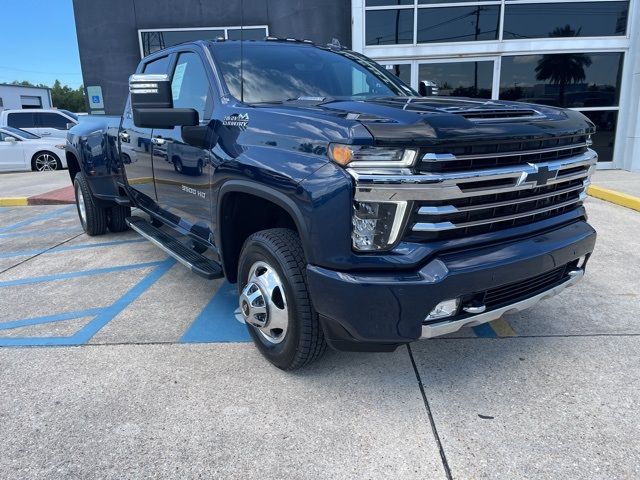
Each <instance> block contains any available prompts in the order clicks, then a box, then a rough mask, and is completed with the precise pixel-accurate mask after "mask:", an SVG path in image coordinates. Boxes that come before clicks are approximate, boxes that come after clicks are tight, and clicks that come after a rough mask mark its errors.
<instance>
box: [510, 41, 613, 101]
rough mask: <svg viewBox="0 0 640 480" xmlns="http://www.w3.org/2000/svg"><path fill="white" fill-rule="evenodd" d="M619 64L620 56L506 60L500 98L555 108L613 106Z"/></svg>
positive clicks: (569, 55) (560, 55)
mask: <svg viewBox="0 0 640 480" xmlns="http://www.w3.org/2000/svg"><path fill="white" fill-rule="evenodd" d="M622 61H623V54H622V53H619V52H612V53H608V52H607V53H553V54H547V55H521V56H505V57H502V70H501V73H500V98H501V99H504V100H516V101H523V102H532V103H541V104H544V105H554V106H558V107H573V108H580V107H606V106H616V105H618V96H619V93H620V77H621V75H622Z"/></svg>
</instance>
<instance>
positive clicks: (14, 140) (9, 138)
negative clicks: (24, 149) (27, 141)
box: [4, 136, 17, 143]
mask: <svg viewBox="0 0 640 480" xmlns="http://www.w3.org/2000/svg"><path fill="white" fill-rule="evenodd" d="M4 141H5V142H9V143H16V142H17V140H16V137H9V136H6V137H4Z"/></svg>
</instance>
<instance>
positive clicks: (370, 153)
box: [329, 143, 418, 168]
mask: <svg viewBox="0 0 640 480" xmlns="http://www.w3.org/2000/svg"><path fill="white" fill-rule="evenodd" d="M417 153H418V152H417V151H416V150H412V149H404V148H386V147H371V146H368V145H344V144H341V143H332V144H330V145H329V158H331V160H333V161H334V162H336V163H337V164H339V165H342V166H343V167H346V166H347V165H349V166H350V167H353V168H358V167H410V166H412V165H413V163H414V162H415V160H416V156H417Z"/></svg>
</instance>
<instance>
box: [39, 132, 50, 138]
mask: <svg viewBox="0 0 640 480" xmlns="http://www.w3.org/2000/svg"><path fill="white" fill-rule="evenodd" d="M39 135H40V136H41V137H42V136H45V135H51V132H42V133H40V134H39Z"/></svg>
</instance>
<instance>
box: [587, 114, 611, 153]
mask: <svg viewBox="0 0 640 480" xmlns="http://www.w3.org/2000/svg"><path fill="white" fill-rule="evenodd" d="M582 114H583V115H585V116H586V117H588V118H589V120H591V121H592V122H593V123H595V124H596V133H595V135H593V136H592V137H591V139H592V140H593V147H592V148H593V149H594V150H595V151H596V152H598V161H599V162H611V161H613V147H614V143H615V138H616V125H617V123H618V112H617V111H615V110H612V111H597V112H582Z"/></svg>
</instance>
